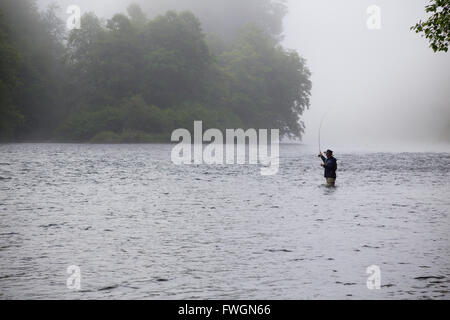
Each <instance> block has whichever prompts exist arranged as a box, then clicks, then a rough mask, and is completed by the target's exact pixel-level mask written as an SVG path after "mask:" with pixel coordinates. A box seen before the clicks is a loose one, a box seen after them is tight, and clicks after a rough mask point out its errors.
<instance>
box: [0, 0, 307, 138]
mask: <svg viewBox="0 0 450 320" xmlns="http://www.w3.org/2000/svg"><path fill="white" fill-rule="evenodd" d="M263 3H265V5H266V7H265V10H272V9H273V8H274V7H272V5H269V4H272V2H271V1H261V2H258V5H256V4H255V6H257V7H258V9H256V7H255V8H253V9H255V10H263V8H262V7H259V5H261V4H263ZM0 5H1V6H0V9H1V10H4V11H5V12H6V13H7V14H8V17H9V18H8V19H5V20H4V21H5V23H4V25H1V26H0V68H1V71H2V72H1V75H0V93H1V109H0V115H1V118H0V137H3V138H6V139H13V138H16V139H26V138H27V137H30V136H33V137H37V138H53V139H58V140H64V141H79V142H84V141H92V142H109V143H116V142H148V141H168V140H169V139H170V135H171V132H172V131H173V130H175V129H177V128H186V129H189V130H192V128H193V123H194V121H196V120H202V121H203V127H204V128H205V129H207V128H219V129H222V130H224V129H226V128H256V129H258V128H266V129H272V128H278V129H280V130H281V133H282V134H284V135H286V136H290V137H298V138H299V137H301V135H302V133H303V130H304V126H303V124H302V122H301V115H302V113H303V111H304V110H305V109H306V108H308V107H309V96H310V90H311V82H310V72H309V70H308V69H307V67H306V63H305V61H304V60H303V59H302V58H301V57H300V56H299V55H298V54H297V53H296V52H294V51H289V50H286V49H284V48H283V47H281V46H280V45H279V44H278V39H277V37H278V36H279V35H280V33H281V31H280V30H279V29H277V28H276V25H277V24H276V23H275V22H274V21H272V22H273V26H272V27H270V28H269V26H268V25H262V24H261V23H259V24H258V23H251V24H247V25H246V26H245V27H243V28H241V31H240V32H239V33H238V34H236V35H235V36H233V40H232V41H229V39H227V40H224V39H222V38H221V36H220V35H218V34H209V35H208V37H207V36H206V35H205V33H204V32H203V30H202V25H201V23H200V20H199V19H198V18H197V17H196V16H194V14H192V13H191V12H188V11H184V12H180V13H178V12H175V11H168V12H167V13H166V14H164V15H160V16H157V17H155V18H154V19H151V20H150V19H148V18H147V16H146V15H145V13H144V12H143V10H142V9H141V8H140V7H139V6H138V5H136V4H132V5H130V6H129V7H128V9H127V14H116V15H114V16H113V17H112V18H111V19H109V20H107V21H106V22H104V21H102V20H101V19H99V18H98V17H97V16H95V14H93V13H87V14H85V15H84V16H83V17H82V20H81V28H80V29H75V30H73V31H71V32H70V33H68V34H65V33H64V30H63V24H62V22H61V21H60V20H59V19H58V18H57V15H56V14H55V12H56V11H55V10H56V7H53V6H52V7H49V9H48V10H46V11H44V12H41V13H39V12H38V11H37V9H36V7H35V6H34V5H33V1H32V0H23V1H13V0H0ZM279 9H280V10H281V11H282V9H281V7H279ZM281 11H280V12H279V13H278V15H279V16H282V14H281ZM267 14H268V15H270V14H269V13H267ZM271 14H274V13H273V12H272V13H271ZM244 16H245V15H244ZM263 16H264V14H262V13H260V17H259V18H261V17H263ZM274 19H275V18H274ZM277 19H278V18H277ZM277 19H275V20H277ZM249 20H254V19H249ZM2 21H3V20H2ZM15 21H17V22H18V23H15ZM277 21H278V20H277ZM19 22H20V23H19Z"/></svg>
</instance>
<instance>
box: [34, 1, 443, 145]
mask: <svg viewBox="0 0 450 320" xmlns="http://www.w3.org/2000/svg"><path fill="white" fill-rule="evenodd" d="M223 1H226V0H223ZM243 1H245V0H243ZM50 2H54V1H51V0H39V4H40V5H41V6H45V5H47V4H48V3H50ZM130 2H137V3H144V2H145V1H144V0H139V1H136V0H135V1H132V0H67V1H66V0H61V1H57V3H59V4H60V6H61V7H62V8H64V7H67V6H68V5H69V4H76V5H79V6H80V7H81V9H82V11H83V12H86V11H95V12H96V13H97V15H99V16H101V17H105V18H109V17H111V15H112V14H114V13H116V12H124V11H125V8H126V6H127V5H128V4H129V3H130ZM171 2H172V3H173V2H175V0H170V1H168V2H166V6H167V3H171ZM427 2H428V1H427V0H370V1H367V0H341V1H338V0H322V1H317V0H290V1H289V10H290V13H289V15H288V16H287V18H286V20H285V40H284V42H283V44H284V45H285V46H286V47H288V48H292V49H296V50H298V51H299V52H300V54H301V55H302V56H303V57H304V58H306V59H307V64H308V66H309V68H310V69H311V71H312V73H313V76H312V81H313V91H312V104H311V109H310V110H309V111H307V112H306V113H305V116H304V121H305V124H306V127H307V129H306V135H305V137H304V142H305V143H307V144H311V145H317V140H318V127H319V123H320V120H321V118H322V117H323V115H324V114H326V113H327V114H328V115H327V117H326V118H325V121H324V128H323V131H322V144H323V145H324V146H323V147H331V148H334V147H337V146H339V145H346V146H352V145H359V146H363V147H377V146H384V145H394V144H395V145H399V146H400V147H399V148H402V147H401V146H403V144H404V145H411V144H414V143H420V144H428V145H429V144H433V143H437V142H444V141H445V142H450V106H449V100H450V99H449V98H450V91H449V88H450V72H449V70H450V56H449V54H446V53H439V54H435V53H434V52H433V51H432V50H431V49H430V48H428V43H427V41H426V40H425V39H423V38H421V37H420V36H419V35H417V34H415V33H414V32H412V31H410V30H409V28H410V26H412V25H414V24H415V22H417V21H418V20H419V19H421V18H422V19H423V18H425V17H426V14H425V12H424V7H425V5H426V4H427ZM370 5H378V6H380V7H381V9H382V14H381V23H382V28H381V30H369V29H368V28H367V26H366V21H367V18H368V15H367V13H366V10H367V8H368V7H369V6H370ZM165 9H166V8H164V10H165ZM150 15H151V14H150Z"/></svg>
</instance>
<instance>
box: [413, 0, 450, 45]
mask: <svg viewBox="0 0 450 320" xmlns="http://www.w3.org/2000/svg"><path fill="white" fill-rule="evenodd" d="M425 11H426V12H427V13H430V14H431V16H430V17H429V18H428V20H427V21H424V22H423V21H422V20H420V21H419V23H417V24H416V25H415V26H413V27H411V29H412V30H415V31H416V33H421V34H422V35H423V36H425V37H426V38H427V39H428V40H429V42H430V47H431V48H432V49H433V50H434V52H438V51H445V52H447V51H448V46H449V41H450V0H431V1H430V4H429V5H427V6H426V8H425Z"/></svg>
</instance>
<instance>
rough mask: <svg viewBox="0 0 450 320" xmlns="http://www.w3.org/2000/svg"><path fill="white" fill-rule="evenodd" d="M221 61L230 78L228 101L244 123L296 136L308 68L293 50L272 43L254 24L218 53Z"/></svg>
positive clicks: (305, 101) (305, 97)
mask: <svg viewBox="0 0 450 320" xmlns="http://www.w3.org/2000/svg"><path fill="white" fill-rule="evenodd" d="M221 59H222V65H223V68H224V70H225V71H226V73H227V74H228V75H229V77H230V79H231V81H228V86H229V87H230V89H229V92H230V97H229V104H230V107H231V108H232V111H233V112H234V113H236V114H237V115H238V116H239V117H240V119H242V121H243V123H244V125H246V126H247V127H253V128H274V129H275V128H277V129H280V133H281V134H283V135H286V136H290V137H298V138H300V137H301V135H302V133H303V130H304V128H303V124H302V123H301V122H300V116H301V115H302V114H303V111H304V110H305V109H306V108H308V107H309V103H310V101H309V97H310V91H311V81H310V72H309V70H308V68H307V67H306V64H305V61H304V60H303V59H302V58H301V57H300V56H299V55H298V54H297V53H296V52H294V51H286V50H285V49H283V48H282V47H281V46H279V45H275V43H274V41H273V39H271V38H269V37H267V36H266V35H265V33H264V32H263V31H262V30H260V29H259V28H257V27H256V26H254V25H249V26H247V27H246V28H245V29H244V30H243V32H242V33H241V37H240V40H239V42H238V45H237V46H236V48H235V49H234V50H233V51H230V52H226V53H224V54H223V55H222V57H221Z"/></svg>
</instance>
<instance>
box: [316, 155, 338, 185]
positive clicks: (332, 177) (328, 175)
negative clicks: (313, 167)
mask: <svg viewBox="0 0 450 320" xmlns="http://www.w3.org/2000/svg"><path fill="white" fill-rule="evenodd" d="M325 155H326V156H327V157H326V158H325V157H324V155H323V153H322V152H321V153H320V154H319V158H321V159H322V161H323V163H322V164H321V166H322V167H324V168H325V179H327V185H328V186H329V187H334V186H335V184H336V170H337V160H336V158H335V157H333V151H331V150H327V151H326V152H325Z"/></svg>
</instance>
